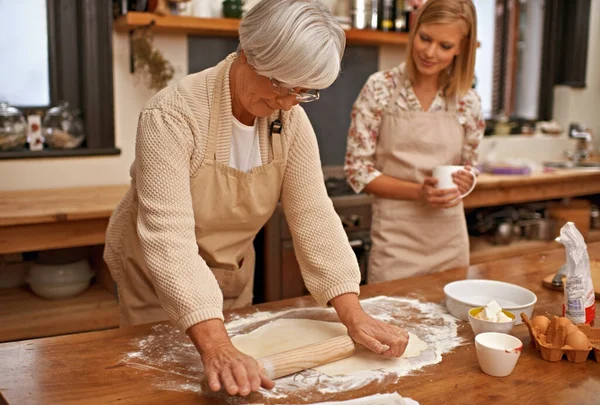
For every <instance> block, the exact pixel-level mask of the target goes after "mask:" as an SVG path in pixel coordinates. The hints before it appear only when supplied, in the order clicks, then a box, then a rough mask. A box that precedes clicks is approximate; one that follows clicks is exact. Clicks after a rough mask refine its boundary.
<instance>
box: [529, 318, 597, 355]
mask: <svg viewBox="0 0 600 405" xmlns="http://www.w3.org/2000/svg"><path fill="white" fill-rule="evenodd" d="M521 319H522V320H523V323H524V324H525V325H527V329H529V336H531V342H532V343H533V344H534V345H535V348H536V350H538V351H540V352H541V354H542V358H543V359H544V360H547V361H551V362H558V361H561V360H562V358H563V356H564V355H565V354H566V355H567V360H569V361H570V362H572V363H585V361H586V360H587V358H588V357H589V354H590V352H591V351H593V352H594V357H595V359H596V362H597V363H600V328H592V327H591V326H590V325H587V324H581V325H575V326H577V328H578V329H579V330H580V331H582V332H583V333H585V334H586V336H587V337H588V339H589V340H590V347H589V349H585V350H575V349H572V348H565V347H564V346H562V344H564V343H562V344H561V345H560V346H562V347H557V346H556V345H554V344H552V342H548V341H547V340H546V335H542V334H541V333H539V332H538V330H537V329H535V328H534V327H533V325H532V324H531V322H530V320H529V318H528V317H527V315H526V314H525V313H521ZM557 334H558V335H560V336H558V337H556V338H555V339H556V341H562V342H564V339H565V337H566V330H565V329H564V328H563V327H562V326H559V327H558V331H557Z"/></svg>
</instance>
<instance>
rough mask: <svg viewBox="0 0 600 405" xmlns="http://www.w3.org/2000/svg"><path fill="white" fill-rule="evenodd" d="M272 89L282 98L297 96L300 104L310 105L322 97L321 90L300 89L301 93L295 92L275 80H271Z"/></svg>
mask: <svg viewBox="0 0 600 405" xmlns="http://www.w3.org/2000/svg"><path fill="white" fill-rule="evenodd" d="M271 89H272V90H273V91H274V92H276V93H278V94H280V95H282V96H292V95H293V96H296V100H298V101H299V102H300V103H310V102H312V101H317V100H318V99H319V98H320V97H321V96H320V94H319V90H311V89H300V90H299V91H294V89H291V88H289V87H285V86H284V85H283V84H281V82H279V81H278V80H277V79H273V78H271Z"/></svg>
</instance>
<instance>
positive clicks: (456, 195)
mask: <svg viewBox="0 0 600 405" xmlns="http://www.w3.org/2000/svg"><path fill="white" fill-rule="evenodd" d="M467 176H468V174H467ZM437 183H438V179H436V178H435V177H426V178H425V180H424V181H423V185H422V186H421V200H423V201H425V202H426V203H428V204H429V205H430V206H431V207H433V208H450V207H454V206H456V205H458V204H459V203H460V195H461V192H460V191H459V190H458V189H456V188H447V189H438V188H435V186H436V185H437ZM467 190H468V189H467Z"/></svg>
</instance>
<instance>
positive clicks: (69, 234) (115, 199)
mask: <svg viewBox="0 0 600 405" xmlns="http://www.w3.org/2000/svg"><path fill="white" fill-rule="evenodd" d="M127 188H128V186H97V187H77V188H69V189H52V190H27V191H3V192H0V254H3V253H15V252H23V251H32V250H45V249H58V248H65V247H76V246H90V245H98V244H103V243H104V231H105V229H106V226H107V225H108V218H109V217H110V214H111V213H112V211H113V210H114V209H115V207H116V206H117V204H118V203H119V201H120V200H121V198H122V197H123V195H125V192H126V191H127ZM597 193H600V170H598V171H576V170H559V171H556V172H554V173H544V174H533V175H528V176H494V175H489V174H483V175H481V176H480V177H479V180H478V183H477V186H476V187H475V190H473V192H472V193H471V194H470V195H469V196H468V197H467V198H466V199H465V201H464V204H465V208H476V207H485V206H494V205H503V204H512V203H521V202H527V201H540V200H546V199H554V198H561V197H574V196H583V195H592V194H597ZM352 198H354V199H356V198H368V197H366V196H364V195H359V196H355V197H351V198H350V199H349V200H348V201H350V200H351V199H352ZM340 204H343V203H341V202H340Z"/></svg>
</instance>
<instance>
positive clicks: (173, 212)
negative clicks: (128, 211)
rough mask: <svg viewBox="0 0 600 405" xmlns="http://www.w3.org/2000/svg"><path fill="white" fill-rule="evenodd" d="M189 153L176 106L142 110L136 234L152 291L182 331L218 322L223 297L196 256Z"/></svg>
mask: <svg viewBox="0 0 600 405" xmlns="http://www.w3.org/2000/svg"><path fill="white" fill-rule="evenodd" d="M193 149H194V138H193V136H192V133H191V130H190V128H189V125H188V124H187V120H186V119H185V117H183V116H182V115H181V114H180V113H178V112H177V109H176V108H171V109H169V112H168V113H167V112H166V111H164V110H162V109H159V108H151V109H146V110H144V111H142V113H141V116H140V121H139V125H138V133H137V141H136V150H135V153H136V163H135V183H136V189H137V197H138V200H139V208H138V210H139V212H138V216H137V230H138V234H139V238H140V241H141V246H142V251H143V254H144V258H145V260H146V264H147V267H148V271H149V273H150V276H151V278H152V281H153V284H154V288H155V289H156V292H157V294H158V297H159V299H160V301H161V303H162V305H163V308H164V309H165V311H166V312H167V314H168V315H169V317H170V318H171V320H172V321H173V322H175V323H176V324H177V325H178V326H179V327H180V328H181V329H183V330H185V329H187V328H189V327H190V326H192V325H194V324H196V323H199V322H202V321H205V320H208V319H215V318H216V319H223V313H222V308H223V296H222V293H221V290H220V288H219V285H218V283H217V280H216V279H215V277H214V275H213V273H212V271H211V270H210V268H209V267H208V265H207V264H206V262H205V261H204V260H203V259H202V257H201V256H200V255H199V254H198V246H197V243H196V236H195V226H194V223H195V222H194V212H193V208H192V196H191V189H190V160H191V156H192V152H193Z"/></svg>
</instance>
